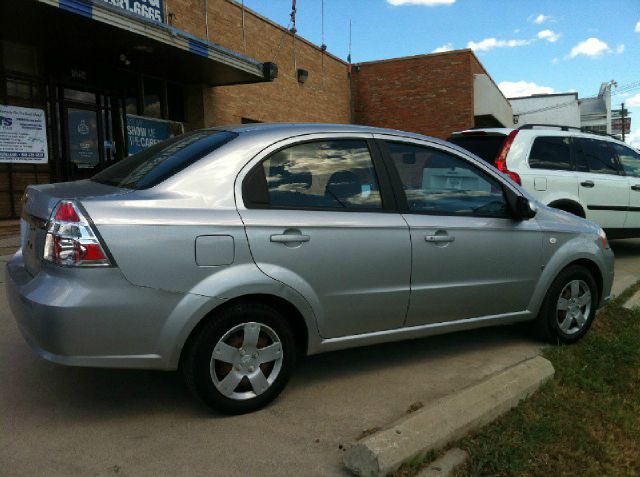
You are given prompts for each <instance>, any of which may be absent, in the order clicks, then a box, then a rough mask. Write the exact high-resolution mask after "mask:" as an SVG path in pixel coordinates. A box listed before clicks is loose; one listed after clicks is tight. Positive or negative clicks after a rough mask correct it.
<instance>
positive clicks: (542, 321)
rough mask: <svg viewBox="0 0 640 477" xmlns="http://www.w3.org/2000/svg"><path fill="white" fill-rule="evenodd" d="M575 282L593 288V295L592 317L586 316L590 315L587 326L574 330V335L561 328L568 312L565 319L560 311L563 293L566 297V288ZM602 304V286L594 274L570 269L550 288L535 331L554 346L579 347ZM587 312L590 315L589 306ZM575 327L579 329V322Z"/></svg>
mask: <svg viewBox="0 0 640 477" xmlns="http://www.w3.org/2000/svg"><path fill="white" fill-rule="evenodd" d="M574 281H579V282H581V283H583V284H584V285H586V286H587V287H588V288H589V292H590V294H591V300H590V304H589V305H590V307H589V312H588V314H587V313H582V316H584V315H585V314H586V315H587V316H586V321H584V324H583V325H582V326H581V327H580V328H579V329H577V330H575V329H574V330H573V331H572V332H566V331H563V329H562V328H561V322H563V323H564V319H563V318H565V319H566V316H567V315H566V313H567V312H564V313H565V314H564V315H563V314H562V311H559V310H558V309H557V307H558V303H559V299H560V294H561V293H563V291H564V292H565V294H566V291H567V290H565V287H567V286H568V284H569V283H571V282H574ZM581 286H582V285H581ZM581 290H582V288H581ZM598 302H599V296H598V286H597V285H596V281H595V279H594V278H593V275H592V274H591V272H590V271H589V270H588V269H586V268H585V267H582V266H580V265H570V266H568V267H567V268H565V269H564V270H562V271H561V272H560V273H559V274H558V276H557V277H556V278H555V280H554V281H553V283H552V284H551V286H550V287H549V290H548V291H547V295H546V297H545V299H544V302H543V303H542V307H541V309H540V313H539V314H538V318H537V319H536V320H535V321H534V328H535V330H536V331H537V334H538V336H539V337H540V338H542V339H543V340H545V341H548V342H550V343H552V344H571V343H575V342H577V341H578V340H580V338H582V337H583V336H584V335H585V334H586V333H587V331H589V328H590V327H591V324H592V323H593V320H594V318H595V316H596V308H597V306H598ZM574 306H578V305H574ZM584 311H586V305H585V308H584ZM572 323H574V324H575V326H574V327H573V328H578V321H577V320H573V321H572ZM573 328H572V329H573Z"/></svg>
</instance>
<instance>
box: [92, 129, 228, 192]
mask: <svg viewBox="0 0 640 477" xmlns="http://www.w3.org/2000/svg"><path fill="white" fill-rule="evenodd" d="M236 136H237V134H236V133H231V132H227V131H211V130H209V131H207V130H201V131H194V132H192V133H187V134H184V135H182V136H178V137H174V138H172V139H169V140H167V141H164V142H161V143H159V144H155V145H153V146H151V147H149V148H147V149H144V150H142V151H140V152H139V153H137V154H134V155H133V156H129V157H128V158H126V159H124V160H122V161H120V162H118V163H116V164H114V165H113V166H111V167H108V168H106V169H105V170H104V171H102V172H100V173H98V174H96V175H95V176H93V177H92V178H91V180H93V181H96V182H100V183H102V184H107V185H113V186H116V187H125V188H128V189H146V188H148V187H153V186H155V185H157V184H159V183H161V182H162V181H164V180H166V179H168V178H169V177H171V176H172V175H174V174H177V173H178V172H180V171H181V170H183V169H185V168H187V167H188V166H190V165H191V164H193V163H195V162H197V161H198V160H200V159H202V158H203V157H204V156H206V155H207V154H209V153H210V152H212V151H214V150H216V149H218V148H219V147H220V146H222V145H224V144H226V143H228V142H229V141H231V140H232V139H234V138H235V137H236Z"/></svg>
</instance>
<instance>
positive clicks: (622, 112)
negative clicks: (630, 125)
mask: <svg viewBox="0 0 640 477" xmlns="http://www.w3.org/2000/svg"><path fill="white" fill-rule="evenodd" d="M624 113H625V110H624V103H622V111H621V114H622V142H624V128H625V124H624V123H625V121H624Z"/></svg>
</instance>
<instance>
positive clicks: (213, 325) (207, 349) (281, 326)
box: [181, 303, 296, 414]
mask: <svg viewBox="0 0 640 477" xmlns="http://www.w3.org/2000/svg"><path fill="white" fill-rule="evenodd" d="M245 323H258V324H260V325H261V328H260V332H259V333H260V334H259V340H267V344H268V339H270V335H268V333H271V332H274V333H275V335H276V336H277V338H278V339H279V342H280V345H281V361H280V366H279V371H278V372H277V374H276V375H275V378H274V380H273V382H272V383H271V384H270V386H268V388H267V389H266V391H263V392H262V393H261V394H256V391H255V390H254V385H253V384H252V382H250V380H249V377H248V375H245V377H243V378H242V381H240V382H239V383H238V384H237V385H236V386H235V387H233V388H232V389H233V391H231V393H232V396H227V395H225V394H223V393H222V392H221V391H220V390H219V389H218V387H216V384H215V382H214V375H213V373H215V378H216V379H218V380H219V382H218V386H220V385H221V383H222V379H223V378H224V377H225V369H224V368H225V366H226V367H229V370H228V374H231V373H234V372H235V370H236V369H238V368H237V367H236V366H243V368H242V370H241V371H238V372H237V373H236V375H237V374H242V373H244V372H248V369H251V370H253V369H256V373H258V372H259V371H258V368H259V369H260V371H262V375H263V376H265V377H267V378H269V377H270V376H271V375H270V374H269V373H273V372H274V371H275V370H276V369H277V368H278V366H277V362H278V361H277V360H276V361H273V362H272V363H271V370H270V371H269V369H268V366H269V365H270V364H269V363H265V364H258V365H257V366H255V367H252V368H248V366H249V365H250V364H251V363H244V362H243V363H241V364H236V365H233V364H231V365H227V364H226V362H225V361H217V360H216V361H215V363H214V364H213V366H212V357H213V352H214V348H215V347H216V345H217V344H218V343H219V341H220V340H221V339H222V338H223V337H225V335H227V334H228V333H229V332H230V331H231V330H233V329H234V328H236V327H238V326H240V325H243V324H245ZM245 329H246V328H244V327H241V328H239V329H238V331H236V332H235V333H234V334H232V335H231V336H230V337H229V338H228V340H234V339H236V340H241V344H240V345H239V346H238V357H239V352H240V349H243V348H244V343H245V341H244V340H245V336H246V334H245V331H244V330H245ZM254 329H255V328H254ZM240 330H242V331H240ZM240 333H242V335H241V336H242V338H240V337H239V336H240ZM275 342H276V341H275V340H272V341H271V344H274V343H275ZM225 343H227V339H225ZM227 344H228V343H227ZM231 347H235V345H234V344H231ZM256 347H257V348H258V349H257V350H256V354H253V355H252V356H253V357H255V356H257V352H258V351H260V349H264V348H263V347H262V346H260V345H259V344H257V345H256ZM243 352H244V351H243ZM234 355H235V353H234ZM245 358H247V359H249V358H248V357H245ZM240 359H244V358H240ZM295 361H296V345H295V340H294V336H293V333H292V331H291V328H290V327H289V325H288V323H287V321H286V319H285V318H284V317H283V316H282V315H281V314H280V313H279V312H278V311H277V310H275V309H273V308H271V307H270V306H267V305H264V304H261V303H237V304H233V305H230V306H228V307H224V308H223V309H221V310H219V311H217V312H215V313H214V314H213V315H212V316H210V317H209V319H208V320H207V322H206V323H205V324H204V325H203V326H202V328H201V329H200V330H198V332H197V335H196V336H194V337H193V339H192V340H190V343H189V345H188V347H187V349H186V350H185V354H184V357H183V360H182V363H181V370H182V374H183V376H184V379H185V382H186V384H187V387H188V388H189V390H190V391H191V392H192V393H193V394H194V395H195V396H196V397H197V398H198V399H200V400H201V401H203V402H204V403H205V404H206V405H208V406H210V407H212V408H214V409H216V410H218V411H221V412H224V413H227V414H244V413H247V412H252V411H256V410H258V409H260V408H262V407H264V406H266V405H267V404H268V403H270V402H271V401H273V400H274V399H275V398H276V397H277V396H278V395H279V394H280V392H281V391H282V390H283V389H284V387H285V385H286V384H287V381H288V380H289V377H290V376H291V373H292V371H293V368H294V365H295ZM254 363H255V362H254ZM244 366H247V368H244ZM265 366H267V368H265ZM219 367H220V369H219ZM212 368H213V370H212ZM219 373H220V374H219ZM238 391H241V393H242V394H243V395H244V399H241V398H240V397H239V394H240V392H238ZM252 394H253V395H252ZM234 396H235V397H234ZM246 396H250V397H246Z"/></svg>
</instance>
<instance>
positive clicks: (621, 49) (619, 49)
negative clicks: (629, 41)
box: [616, 43, 624, 55]
mask: <svg viewBox="0 0 640 477" xmlns="http://www.w3.org/2000/svg"><path fill="white" fill-rule="evenodd" d="M616 53H617V54H619V55H621V54H622V53H624V45H623V44H622V43H620V44H619V45H618V46H616Z"/></svg>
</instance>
